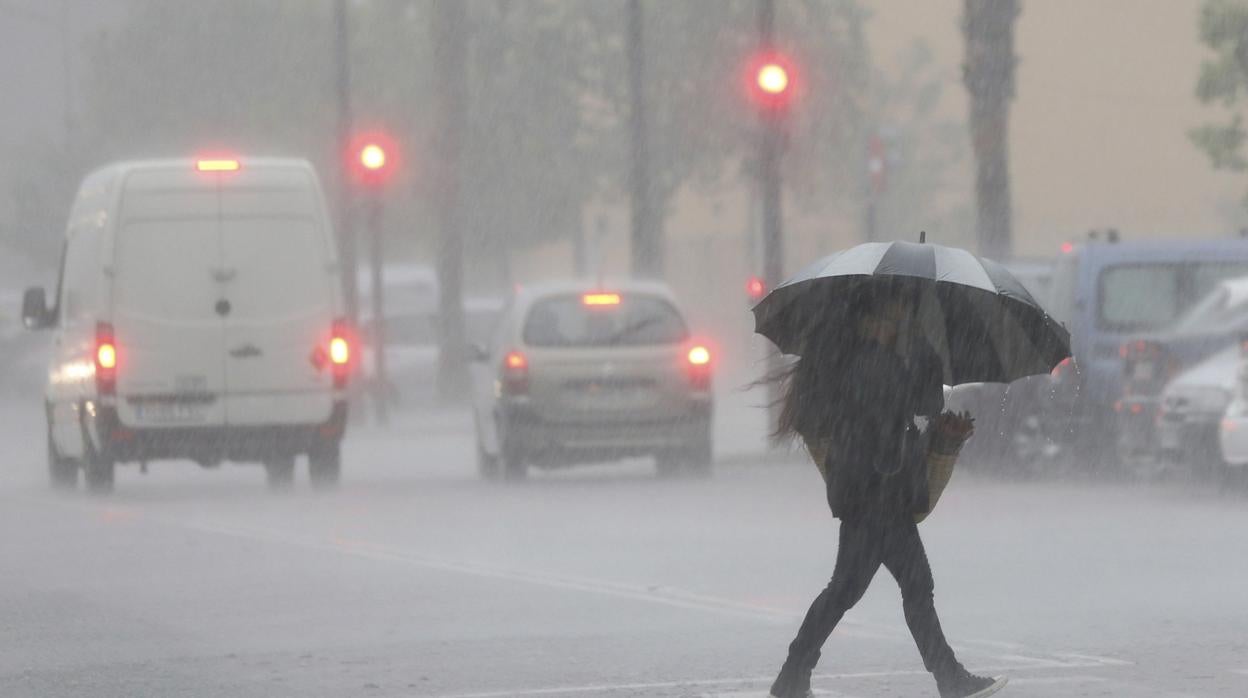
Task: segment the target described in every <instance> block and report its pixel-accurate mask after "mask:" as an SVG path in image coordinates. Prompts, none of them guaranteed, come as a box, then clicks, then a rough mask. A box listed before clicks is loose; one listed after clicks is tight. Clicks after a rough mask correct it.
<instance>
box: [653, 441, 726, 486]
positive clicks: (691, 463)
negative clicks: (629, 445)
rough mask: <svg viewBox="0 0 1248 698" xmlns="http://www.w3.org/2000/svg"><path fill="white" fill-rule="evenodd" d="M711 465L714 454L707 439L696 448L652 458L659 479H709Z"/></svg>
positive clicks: (674, 451)
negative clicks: (685, 477)
mask: <svg viewBox="0 0 1248 698" xmlns="http://www.w3.org/2000/svg"><path fill="white" fill-rule="evenodd" d="M713 465H714V452H713V449H712V446H711V440H710V438H709V437H708V438H706V439H705V440H704V441H701V442H700V443H699V444H698V445H697V446H693V447H691V448H685V449H676V450H672V451H666V452H663V453H659V454H656V455H655V457H654V467H655V471H656V472H657V473H658V475H659V477H661V478H674V477H682V476H689V477H697V478H703V477H710V475H711V470H712V468H713Z"/></svg>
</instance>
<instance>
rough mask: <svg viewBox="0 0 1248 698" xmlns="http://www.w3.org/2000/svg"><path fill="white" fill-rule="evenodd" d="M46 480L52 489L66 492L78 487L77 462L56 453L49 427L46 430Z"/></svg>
mask: <svg viewBox="0 0 1248 698" xmlns="http://www.w3.org/2000/svg"><path fill="white" fill-rule="evenodd" d="M48 480H49V481H50V482H51V484H52V489H54V490H60V491H65V492H68V491H71V490H75V489H78V464H77V463H76V462H74V461H73V460H70V459H69V458H64V457H62V456H61V454H59V453H57V451H56V444H55V443H54V442H53V441H52V432H51V430H50V429H49V431H48Z"/></svg>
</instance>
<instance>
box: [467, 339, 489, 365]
mask: <svg viewBox="0 0 1248 698" xmlns="http://www.w3.org/2000/svg"><path fill="white" fill-rule="evenodd" d="M468 358H469V359H471V360H472V362H473V363H478V364H483V363H485V362H487V361H489V360H490V350H489V349H486V348H485V345H483V344H480V343H478V342H472V343H470V344H469V345H468Z"/></svg>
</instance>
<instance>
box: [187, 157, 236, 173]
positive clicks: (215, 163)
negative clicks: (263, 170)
mask: <svg viewBox="0 0 1248 698" xmlns="http://www.w3.org/2000/svg"><path fill="white" fill-rule="evenodd" d="M238 168H239V163H238V160H233V159H225V158H221V159H209V160H196V161H195V169H196V170H199V171H200V172H237V171H238Z"/></svg>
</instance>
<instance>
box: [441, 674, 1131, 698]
mask: <svg viewBox="0 0 1248 698" xmlns="http://www.w3.org/2000/svg"><path fill="white" fill-rule="evenodd" d="M926 675H927V672H924V671H868V672H859V673H849V674H815V676H814V679H815V680H816V681H820V680H824V681H826V680H847V679H874V678H896V677H900V676H926ZM773 678H774V677H771V676H766V677H740V678H728V679H698V680H690V681H652V682H646V683H613V684H605V683H604V684H583V685H579V686H552V687H549V688H522V689H510V690H498V691H480V692H475V693H447V694H442V695H440V696H438V697H437V698H505V697H506V696H558V695H567V694H579V693H612V692H615V691H642V690H647V689H649V690H658V689H695V688H712V687H714V686H733V685H735V686H762V687H760V688H755V689H753V690H750V689H737V690H730V691H712V692H709V693H703V694H701V696H702V698H763V697H764V696H766V695H767V693H766V691H767V689H766V688H765V686H767V685H769V684H770V683H771V681H772V679H773ZM1106 680H1107V679H1105V678H1104V677H1100V676H1086V675H1080V676H1054V677H1043V678H1041V677H1034V678H1012V679H1010V684H1011V685H1013V684H1035V685H1050V684H1053V685H1056V684H1081V683H1104V682H1105V681H1106ZM814 693H815V695H817V696H839V697H840V698H853V696H852V695H851V694H848V693H843V692H838V691H834V690H831V689H828V688H822V687H816V688H815V689H814Z"/></svg>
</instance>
